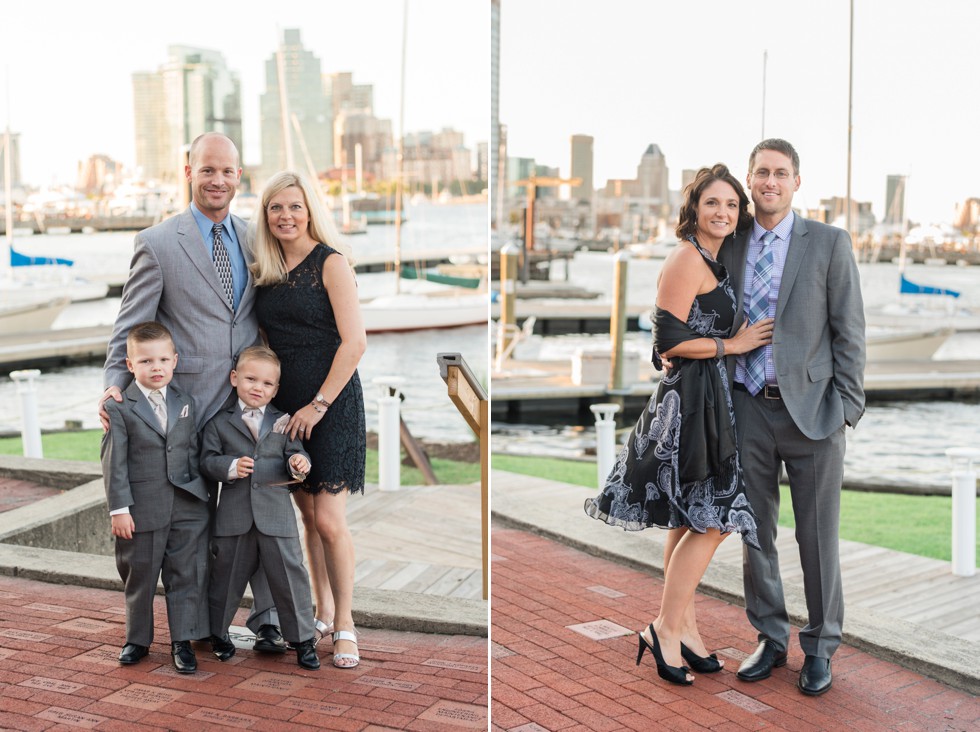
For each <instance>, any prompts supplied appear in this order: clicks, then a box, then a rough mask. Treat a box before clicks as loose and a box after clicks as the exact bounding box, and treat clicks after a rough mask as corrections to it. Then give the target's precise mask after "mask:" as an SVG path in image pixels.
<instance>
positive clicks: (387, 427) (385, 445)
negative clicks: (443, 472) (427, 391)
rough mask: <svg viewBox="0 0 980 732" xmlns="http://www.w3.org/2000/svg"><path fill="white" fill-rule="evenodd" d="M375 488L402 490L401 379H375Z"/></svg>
mask: <svg viewBox="0 0 980 732" xmlns="http://www.w3.org/2000/svg"><path fill="white" fill-rule="evenodd" d="M373 383H375V384H377V385H378V386H380V387H381V396H379V397H378V487H379V488H380V489H381V490H383V491H397V490H399V489H400V488H401V480H402V476H401V464H402V461H401V457H402V451H401V430H400V425H401V401H402V400H401V390H400V389H399V388H398V387H399V386H401V385H402V384H404V383H405V379H403V378H402V377H401V376H378V377H377V378H375V379H374V380H373Z"/></svg>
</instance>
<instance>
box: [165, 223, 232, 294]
mask: <svg viewBox="0 0 980 732" xmlns="http://www.w3.org/2000/svg"><path fill="white" fill-rule="evenodd" d="M236 231H237V228H236ZM177 243H178V244H179V245H180V247H181V248H182V249H183V250H184V252H185V253H186V254H187V258H188V259H189V260H190V261H191V263H192V264H193V265H194V266H195V267H197V269H198V271H199V272H200V273H201V276H202V277H204V281H205V282H207V283H208V284H209V285H210V286H211V289H212V290H214V292H215V294H216V295H218V297H219V298H220V299H221V302H222V303H223V304H224V306H225V307H226V308H228V309H229V310H230V309H231V306H230V305H228V300H227V298H226V297H225V291H224V288H223V287H222V286H221V282H219V281H218V272H217V270H215V268H214V262H212V261H211V257H209V256H208V247H207V245H206V244H205V242H204V240H203V239H202V238H201V230H200V229H198V228H197V221H195V220H194V214H193V213H191V210H190V208H188V209H187V210H186V211H184V213H182V214H181V215H180V221H179V222H178V225H177Z"/></svg>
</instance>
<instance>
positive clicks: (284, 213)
mask: <svg viewBox="0 0 980 732" xmlns="http://www.w3.org/2000/svg"><path fill="white" fill-rule="evenodd" d="M253 249H254V255H255V263H254V264H253V265H252V274H253V276H254V277H255V285H256V287H257V288H258V290H257V294H258V299H257V302H256V312H257V313H258V317H259V325H260V326H261V328H262V330H263V331H264V333H265V337H266V339H267V340H268V343H269V346H270V347H271V348H272V350H273V351H275V352H276V354H277V355H278V356H279V359H280V361H281V362H282V376H281V379H280V385H279V392H278V394H277V395H276V397H275V399H274V400H273V402H274V404H275V405H276V406H277V407H278V408H279V409H281V410H283V411H285V412H288V413H289V414H290V415H292V416H291V418H290V421H289V425H288V427H287V430H288V431H289V433H290V435H291V436H295V435H299V436H300V438H301V439H302V440H303V445H304V447H305V448H306V451H307V452H308V453H309V454H310V457H311V458H312V462H313V468H312V470H311V471H310V474H309V475H308V476H307V477H306V480H305V481H304V482H303V483H301V484H300V485H299V490H297V491H296V492H295V493H294V494H293V497H294V498H295V500H296V503H297V505H298V506H299V508H300V511H301V513H302V515H303V526H304V529H305V535H306V551H307V558H308V561H309V565H310V566H309V571H310V580H311V585H312V587H313V594H314V596H315V597H314V601H315V603H316V613H317V618H316V627H317V630H318V631H319V632H320V633H321V634H323V635H332V638H333V649H334V656H333V664H334V666H337V667H338V668H353V667H354V666H356V665H357V664H358V663H359V661H360V658H359V655H358V650H357V638H356V636H355V632H354V620H353V617H352V615H351V612H352V610H351V604H352V598H353V593H354V544H353V540H352V538H351V533H350V530H349V529H348V527H347V517H346V509H347V494H348V493H359V492H363V491H364V457H365V452H366V434H365V426H364V395H363V393H362V391H361V382H360V379H359V377H358V375H357V364H358V362H359V361H360V360H361V356H362V354H363V353H364V349H365V346H366V338H365V335H364V323H363V321H362V319H361V311H360V306H359V305H358V298H357V286H356V284H355V282H354V274H353V270H352V269H351V261H350V259H349V256H348V253H347V252H345V251H343V249H342V245H341V244H340V242H339V240H338V237H337V235H336V233H335V227H334V226H333V221H332V219H331V218H330V215H329V213H328V212H327V211H326V210H325V208H324V206H323V204H322V203H321V201H320V197H319V195H318V193H317V191H316V190H315V189H314V188H313V186H312V185H311V184H310V183H309V181H308V180H307V179H306V178H304V177H303V176H301V175H299V174H298V173H293V172H289V171H286V172H282V173H278V174H277V175H275V176H273V177H272V179H270V180H269V181H268V183H266V186H265V190H264V191H263V194H262V206H261V208H260V209H259V210H258V212H257V215H256V222H255V235H254V243H253Z"/></svg>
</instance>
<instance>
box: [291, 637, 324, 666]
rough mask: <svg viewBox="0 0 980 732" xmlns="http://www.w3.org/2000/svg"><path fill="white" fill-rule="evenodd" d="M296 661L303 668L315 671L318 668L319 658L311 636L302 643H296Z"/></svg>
mask: <svg viewBox="0 0 980 732" xmlns="http://www.w3.org/2000/svg"><path fill="white" fill-rule="evenodd" d="M295 646H296V663H298V664H299V665H300V666H302V667H303V668H308V669H310V670H311V671H316V670H317V669H318V668H320V659H319V658H317V655H316V643H315V642H314V641H313V639H312V638H310V639H309V640H305V641H303V642H302V643H296V644H295Z"/></svg>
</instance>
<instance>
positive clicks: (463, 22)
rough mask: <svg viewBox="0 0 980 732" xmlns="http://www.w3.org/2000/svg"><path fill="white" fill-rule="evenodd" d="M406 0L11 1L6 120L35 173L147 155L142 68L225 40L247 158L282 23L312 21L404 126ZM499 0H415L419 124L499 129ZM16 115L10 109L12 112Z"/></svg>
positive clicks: (29, 171)
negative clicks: (494, 18) (138, 120)
mask: <svg viewBox="0 0 980 732" xmlns="http://www.w3.org/2000/svg"><path fill="white" fill-rule="evenodd" d="M402 8H403V3H402V1H401V0H356V1H355V0H345V1H344V2H338V1H337V0H321V1H320V2H301V1H298V0H277V1H276V2H273V3H243V2H227V1H226V0H221V1H217V2H209V3H201V2H189V1H188V0H168V2H162V3H139V2H121V1H120V0H109V1H108V2H103V1H101V0H100V1H98V2H91V1H89V2H77V1H76V2H72V1H69V0H35V1H33V2H17V3H14V2H11V3H4V5H3V11H2V20H0V25H2V27H3V31H4V32H3V41H2V43H0V73H3V74H4V76H5V77H6V83H4V78H3V77H0V127H2V126H4V125H5V124H6V123H7V121H8V119H9V122H10V126H11V129H12V130H13V131H14V132H20V133H21V147H20V154H21V167H22V172H23V178H24V179H25V181H26V182H28V183H30V184H33V185H45V184H49V183H52V182H56V181H58V182H74V178H75V174H76V169H77V164H78V162H79V161H81V160H84V159H86V158H88V157H89V156H90V155H92V154H94V153H104V154H107V155H109V156H110V157H112V158H114V159H116V160H119V161H121V162H123V163H125V164H127V165H129V166H132V165H134V164H135V144H134V140H133V86H132V74H133V72H135V71H156V70H157V69H158V68H159V67H160V65H161V64H163V63H164V62H165V61H166V60H167V48H168V46H170V45H188V46H197V47H201V48H208V49H213V50H217V51H220V52H221V53H222V54H223V55H224V57H225V61H226V63H227V65H228V67H229V68H230V69H231V70H233V71H237V72H238V73H239V75H240V78H241V84H242V106H243V110H242V112H243V118H244V119H243V136H244V141H243V147H244V150H243V159H244V162H245V163H246V164H255V163H258V162H259V158H260V156H261V145H260V139H261V138H260V135H261V130H260V129H259V96H260V94H262V93H263V92H264V91H265V61H266V60H267V59H268V58H270V57H271V55H272V53H274V51H275V48H276V45H277V43H278V39H279V36H280V31H281V30H282V29H285V28H299V29H300V32H301V39H302V42H303V45H304V46H305V47H306V48H307V49H309V50H311V51H313V53H314V54H316V55H317V56H318V57H319V59H320V62H321V70H322V71H323V73H332V72H339V71H352V72H353V73H354V82H355V83H357V84H373V85H374V104H375V114H376V115H377V116H379V117H384V118H388V119H390V120H392V125H393V130H394V132H395V134H397V133H398V117H399V93H400V81H401V55H402ZM489 18H490V12H489V3H488V2H486V0H409V3H408V43H407V52H406V56H407V62H406V74H405V129H406V131H409V132H411V131H417V130H439V129H442V128H443V127H452V128H455V129H457V130H461V131H462V132H464V134H465V144H466V146H467V147H469V148H470V149H471V150H475V148H476V143H478V142H485V141H487V140H489V114H490V111H489V110H490V103H489V88H490V87H489V84H490V74H489V70H488V69H489V62H488V59H489V53H490V42H489V22H490V21H489ZM8 115H9V116H8Z"/></svg>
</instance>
